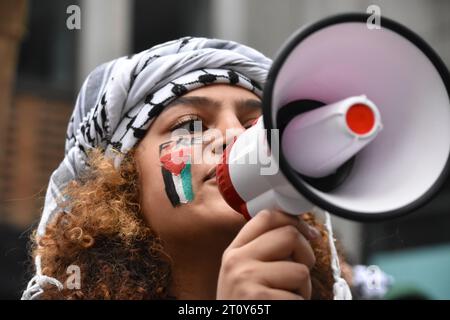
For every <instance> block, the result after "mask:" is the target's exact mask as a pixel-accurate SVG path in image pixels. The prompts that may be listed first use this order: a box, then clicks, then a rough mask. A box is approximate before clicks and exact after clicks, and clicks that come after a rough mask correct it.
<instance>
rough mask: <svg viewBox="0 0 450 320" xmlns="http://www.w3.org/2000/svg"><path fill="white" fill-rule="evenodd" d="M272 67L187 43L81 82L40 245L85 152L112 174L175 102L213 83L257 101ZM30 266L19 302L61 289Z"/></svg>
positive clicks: (197, 41)
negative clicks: (95, 152)
mask: <svg viewBox="0 0 450 320" xmlns="http://www.w3.org/2000/svg"><path fill="white" fill-rule="evenodd" d="M271 63H272V61H271V60H270V59H269V58H267V57H265V56H264V55H263V54H261V53H259V52H258V51H256V50H254V49H252V48H250V47H247V46H244V45H242V44H238V43H236V42H232V41H225V40H218V39H207V38H192V37H186V38H182V39H179V40H175V41H170V42H167V43H164V44H161V45H158V46H155V47H153V48H151V49H149V50H146V51H143V52H140V53H138V54H135V55H132V56H127V57H121V58H118V59H116V60H113V61H110V62H107V63H105V64H103V65H101V66H99V67H97V68H96V69H95V70H94V71H92V72H91V73H90V74H89V76H88V77H87V79H86V80H85V82H84V84H83V86H82V88H81V90H80V93H79V95H78V98H77V101H76V104H75V107H74V111H73V114H72V116H71V118H70V121H69V125H68V129H67V137H66V144H65V157H64V159H63V161H62V162H61V164H60V165H59V167H58V168H57V169H56V170H55V171H54V172H53V174H52V175H51V177H50V181H49V185H48V189H47V193H46V197H45V205H44V209H43V212H42V217H41V221H40V223H39V227H38V231H37V234H38V237H39V236H42V235H44V234H45V229H46V226H47V224H48V223H49V221H50V220H51V219H52V217H53V216H54V215H55V214H56V213H58V212H61V211H62V210H61V208H59V207H58V204H60V203H61V202H62V201H64V200H65V199H64V197H63V190H64V189H65V187H66V186H67V184H68V183H69V182H70V181H71V180H75V179H77V178H78V177H79V176H80V174H81V173H82V172H83V170H85V169H86V167H87V163H86V161H87V152H88V151H89V150H90V149H92V148H96V147H99V148H101V149H102V150H104V152H105V155H107V156H109V157H111V158H112V159H114V164H115V166H116V167H117V166H118V165H119V164H120V161H121V160H122V158H123V156H124V155H125V154H126V153H127V152H128V151H129V150H131V149H132V148H133V147H134V146H135V145H136V144H137V143H138V142H139V141H140V139H142V138H143V137H144V135H145V133H146V131H147V129H148V128H149V126H150V124H151V123H152V121H153V119H154V118H155V117H157V116H158V115H159V114H160V113H161V112H162V111H163V109H164V107H165V106H167V105H168V104H169V103H170V102H172V101H173V100H175V99H176V98H177V97H179V96H181V95H183V94H185V93H186V92H188V91H191V90H194V89H196V88H199V87H202V86H205V85H209V84H216V83H228V84H231V85H238V86H241V87H244V88H246V89H248V90H251V91H253V92H254V93H255V94H257V95H259V96H261V94H262V91H261V89H262V86H263V85H264V82H265V79H266V77H267V73H268V71H269V68H270V65H271ZM35 263H36V276H35V277H34V278H33V279H32V280H31V281H30V283H29V285H28V288H27V290H25V292H24V294H23V296H22V298H23V299H33V298H37V297H39V295H40V294H41V293H42V292H43V286H44V285H45V284H53V285H57V286H58V287H59V286H60V285H61V284H60V283H59V282H58V281H57V280H56V279H53V278H50V277H46V276H45V275H42V273H41V268H40V258H39V257H36V261H35Z"/></svg>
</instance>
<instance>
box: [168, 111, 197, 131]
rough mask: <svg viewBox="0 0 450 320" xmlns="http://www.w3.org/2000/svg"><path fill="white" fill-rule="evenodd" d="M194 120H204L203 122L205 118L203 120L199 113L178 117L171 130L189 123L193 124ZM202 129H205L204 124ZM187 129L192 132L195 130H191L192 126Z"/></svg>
mask: <svg viewBox="0 0 450 320" xmlns="http://www.w3.org/2000/svg"><path fill="white" fill-rule="evenodd" d="M194 121H202V122H203V120H202V119H201V118H200V117H199V116H197V115H194V114H190V115H186V116H184V117H181V118H180V119H178V120H177V121H176V122H175V123H174V125H173V126H172V127H171V128H170V131H175V130H177V129H180V128H182V127H183V126H184V125H186V124H188V123H192V125H193V122H194ZM202 129H205V126H203V128H202ZM187 130H188V131H189V132H192V131H193V130H191V129H190V128H187Z"/></svg>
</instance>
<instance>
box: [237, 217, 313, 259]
mask: <svg viewBox="0 0 450 320" xmlns="http://www.w3.org/2000/svg"><path fill="white" fill-rule="evenodd" d="M239 250H242V255H243V256H246V257H249V258H252V259H255V260H259V261H278V260H285V259H289V258H292V259H293V260H294V261H295V262H298V263H302V264H305V265H306V266H307V267H308V268H312V267H313V266H314V264H315V262H316V259H315V256H314V252H313V249H312V248H311V245H310V244H309V242H308V240H306V238H305V237H304V236H303V235H302V234H301V233H300V232H299V231H298V230H297V229H296V228H295V227H293V226H292V225H287V226H284V227H280V228H277V229H274V230H270V231H268V232H266V233H264V234H262V235H261V236H259V237H258V238H256V239H255V240H253V241H251V242H250V243H247V244H246V245H244V246H242V247H241V248H240V249H239Z"/></svg>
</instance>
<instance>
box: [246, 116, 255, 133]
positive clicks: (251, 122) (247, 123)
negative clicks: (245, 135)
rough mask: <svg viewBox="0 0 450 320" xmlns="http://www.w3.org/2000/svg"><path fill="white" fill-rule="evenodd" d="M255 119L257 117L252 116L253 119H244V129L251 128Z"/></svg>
mask: <svg viewBox="0 0 450 320" xmlns="http://www.w3.org/2000/svg"><path fill="white" fill-rule="evenodd" d="M256 120H258V118H254V119H251V120H248V121H246V122H245V124H244V128H245V130H247V129H249V128H251V127H252V126H253V125H254V124H255V121H256Z"/></svg>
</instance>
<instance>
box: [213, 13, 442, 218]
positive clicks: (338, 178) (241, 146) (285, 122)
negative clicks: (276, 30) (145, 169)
mask: <svg viewBox="0 0 450 320" xmlns="http://www.w3.org/2000/svg"><path fill="white" fill-rule="evenodd" d="M367 20H368V15H365V14H345V15H338V16H334V17H331V18H327V19H324V20H321V21H319V22H317V23H315V24H312V25H310V26H308V27H306V28H303V29H301V30H299V32H297V33H296V34H295V35H294V36H293V37H291V39H289V40H288V41H287V43H286V44H285V46H284V47H283V48H282V50H281V51H280V52H279V54H278V56H277V58H276V59H275V60H274V64H273V66H272V68H271V70H270V72H269V76H268V80H267V83H266V86H265V88H264V96H263V116H262V117H261V118H260V119H258V121H257V122H256V123H255V124H254V125H253V126H252V127H251V128H250V129H248V130H246V131H245V132H244V133H243V134H241V135H240V136H239V137H238V138H237V139H236V140H235V141H234V143H233V144H231V145H229V146H228V147H227V149H226V150H225V152H224V155H223V161H222V163H221V164H219V165H218V166H217V169H216V177H217V178H216V179H217V182H218V185H219V190H220V192H221V193H222V195H223V197H224V198H225V200H226V201H227V202H228V203H229V204H230V206H231V207H233V208H234V209H235V210H237V211H239V212H241V213H242V214H243V215H244V216H246V217H247V218H248V219H250V218H251V217H252V216H254V215H255V214H256V213H257V212H259V211H260V210H262V209H268V208H276V209H281V210H283V211H286V212H288V213H291V214H301V213H302V212H305V211H309V210H310V209H311V208H312V207H313V206H318V207H320V208H322V209H325V210H327V211H330V212H331V213H333V214H337V215H340V216H342V217H344V218H350V219H354V220H379V219H384V218H388V217H394V216H398V215H401V214H405V213H408V212H411V211H412V210H414V209H416V208H418V207H419V206H421V205H423V204H425V203H426V202H427V201H428V200H429V199H430V198H431V197H432V196H433V195H434V194H435V193H436V192H437V191H438V190H439V188H440V187H441V185H442V183H443V181H444V180H445V178H446V176H447V172H448V167H449V154H450V98H449V97H450V95H449V92H450V90H449V88H450V80H449V78H450V77H449V74H448V70H447V69H446V67H445V65H444V64H443V62H442V61H441V60H440V58H439V57H438V56H437V54H436V53H435V52H434V51H433V50H432V49H431V48H430V47H429V46H428V45H427V44H426V43H425V42H424V41H423V40H422V39H421V38H419V37H418V36H417V35H416V34H414V33H413V32H411V31H410V30H408V29H407V28H405V27H403V26H401V25H399V24H398V23H396V22H394V21H392V20H389V19H387V18H383V19H382V21H381V29H369V28H368V27H367V24H366V21H367Z"/></svg>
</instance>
